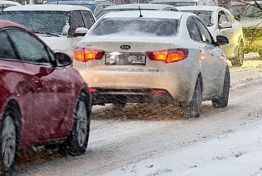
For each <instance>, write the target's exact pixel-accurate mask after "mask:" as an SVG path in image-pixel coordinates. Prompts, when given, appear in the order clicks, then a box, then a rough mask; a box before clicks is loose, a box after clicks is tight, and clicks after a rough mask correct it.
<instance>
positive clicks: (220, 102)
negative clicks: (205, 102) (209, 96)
mask: <svg viewBox="0 0 262 176" xmlns="http://www.w3.org/2000/svg"><path fill="white" fill-rule="evenodd" d="M229 88H230V72H229V68H228V67H227V68H226V71H225V78H224V86H223V92H222V94H221V95H220V97H218V98H217V99H214V100H212V105H213V106H214V107H215V108H225V107H227V105H228V97H229Z"/></svg>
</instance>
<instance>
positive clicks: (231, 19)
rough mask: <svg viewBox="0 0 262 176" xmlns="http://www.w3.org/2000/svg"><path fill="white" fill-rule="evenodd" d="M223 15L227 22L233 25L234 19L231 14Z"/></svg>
mask: <svg viewBox="0 0 262 176" xmlns="http://www.w3.org/2000/svg"><path fill="white" fill-rule="evenodd" d="M225 14H226V17H227V19H228V21H229V22H231V23H233V22H234V21H235V20H234V17H233V16H232V15H231V14H229V13H228V12H225Z"/></svg>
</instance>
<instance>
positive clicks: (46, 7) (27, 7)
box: [4, 4, 90, 11]
mask: <svg viewBox="0 0 262 176" xmlns="http://www.w3.org/2000/svg"><path fill="white" fill-rule="evenodd" d="M73 10H87V11H90V9H89V8H87V7H84V6H76V5H59V4H58V5H54V4H47V5H46V4H44V5H22V6H13V7H7V8H6V9H4V11H73Z"/></svg>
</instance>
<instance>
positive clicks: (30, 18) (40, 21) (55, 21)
mask: <svg viewBox="0 0 262 176" xmlns="http://www.w3.org/2000/svg"><path fill="white" fill-rule="evenodd" d="M0 19H2V20H9V21H13V22H15V23H18V24H21V25H23V26H25V27H27V28H29V29H31V30H32V31H34V32H35V33H38V32H39V33H53V34H57V35H62V34H63V30H64V29H65V28H66V27H67V25H68V22H69V17H68V12H63V11H10V12H9V11H6V12H3V13H1V15H0Z"/></svg>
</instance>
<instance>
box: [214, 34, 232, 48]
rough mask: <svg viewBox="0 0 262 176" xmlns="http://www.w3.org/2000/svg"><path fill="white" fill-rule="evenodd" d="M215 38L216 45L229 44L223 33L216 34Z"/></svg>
mask: <svg viewBox="0 0 262 176" xmlns="http://www.w3.org/2000/svg"><path fill="white" fill-rule="evenodd" d="M216 39H217V42H216V44H217V46H221V45H227V44H229V40H228V38H227V37H225V36H223V35H218V36H217V37H216Z"/></svg>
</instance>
